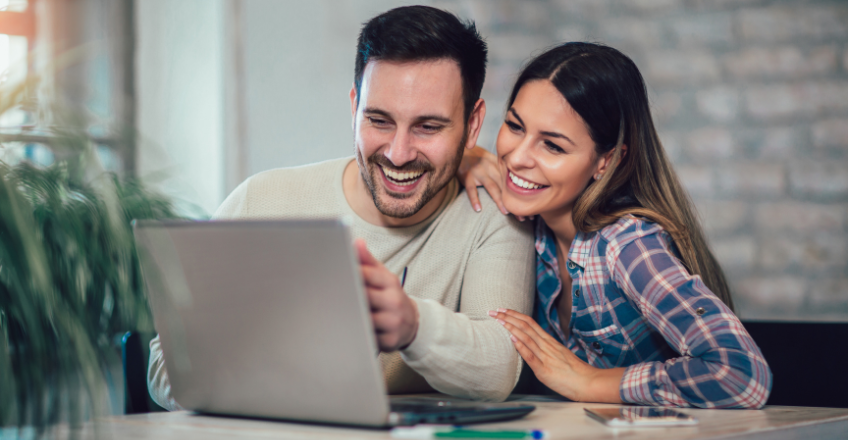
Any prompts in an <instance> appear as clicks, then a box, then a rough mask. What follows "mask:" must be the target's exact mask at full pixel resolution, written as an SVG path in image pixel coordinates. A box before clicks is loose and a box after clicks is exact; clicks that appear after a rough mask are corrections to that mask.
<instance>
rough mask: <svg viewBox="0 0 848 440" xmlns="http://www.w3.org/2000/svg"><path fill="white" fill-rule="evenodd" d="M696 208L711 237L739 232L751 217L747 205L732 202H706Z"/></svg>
mask: <svg viewBox="0 0 848 440" xmlns="http://www.w3.org/2000/svg"><path fill="white" fill-rule="evenodd" d="M696 208H697V209H698V214H699V216H700V217H701V219H702V221H703V225H704V229H705V230H706V231H707V234H709V235H710V236H711V237H714V236H718V235H723V234H728V233H733V232H737V231H739V230H740V229H741V228H743V227H744V226H745V225H746V223H747V222H748V217H749V216H750V215H751V211H750V209H749V205H748V204H747V203H743V202H738V201H731V200H722V201H717V200H704V201H700V202H698V203H697V205H696Z"/></svg>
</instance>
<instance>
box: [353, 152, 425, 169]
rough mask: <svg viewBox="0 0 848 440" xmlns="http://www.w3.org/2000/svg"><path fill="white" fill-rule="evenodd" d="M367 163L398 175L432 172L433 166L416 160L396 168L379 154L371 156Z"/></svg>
mask: <svg viewBox="0 0 848 440" xmlns="http://www.w3.org/2000/svg"><path fill="white" fill-rule="evenodd" d="M368 162H369V163H372V164H375V165H379V166H382V167H385V168H388V169H390V170H392V171H397V172H399V173H404V172H410V171H412V172H415V171H432V170H433V165H431V164H430V163H429V162H425V161H422V160H417V159H416V160H414V161H412V162H407V163H405V164H403V166H401V167H398V166H396V165H395V164H393V163H392V162H391V161H390V160H389V159H387V158H386V157H385V156H383V155H382V154H379V153H377V154H373V155H371V156H370V157H369V158H368Z"/></svg>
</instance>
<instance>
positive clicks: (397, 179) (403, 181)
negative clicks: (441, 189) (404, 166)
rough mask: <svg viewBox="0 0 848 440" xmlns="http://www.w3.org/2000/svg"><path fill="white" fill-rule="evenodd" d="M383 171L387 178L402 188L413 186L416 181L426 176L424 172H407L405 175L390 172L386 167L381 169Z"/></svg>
mask: <svg viewBox="0 0 848 440" xmlns="http://www.w3.org/2000/svg"><path fill="white" fill-rule="evenodd" d="M381 168H382V169H383V173H385V174H386V177H388V178H389V179H391V180H392V181H394V183H395V184H397V185H400V186H406V185H412V184H413V183H415V181H416V180H417V179H418V178H419V177H421V175H422V174H424V171H420V170H419V171H407V172H403V173H399V172H397V171H393V170H390V169H388V168H386V167H381Z"/></svg>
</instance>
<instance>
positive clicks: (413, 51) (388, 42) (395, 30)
mask: <svg viewBox="0 0 848 440" xmlns="http://www.w3.org/2000/svg"><path fill="white" fill-rule="evenodd" d="M486 52H487V50H486V42H484V41H483V38H482V37H480V33H479V32H477V28H476V27H475V26H474V22H472V21H468V22H465V23H463V22H462V21H460V19H459V18H457V17H456V16H455V15H453V14H451V13H450V12H446V11H443V10H441V9H436V8H431V7H429V6H405V7H400V8H395V9H392V10H390V11H388V12H384V13H382V14H380V15H378V16H376V17H374V18H372V19H371V20H369V21H368V22H367V23H365V26H363V27H362V31H361V32H360V33H359V41H358V43H357V45H356V71H355V74H354V85H355V87H356V96H357V105H358V100H359V92H360V89H361V86H362V75H363V73H364V71H365V66H366V65H367V64H368V62H369V61H378V60H383V61H399V62H407V61H427V60H438V59H444V58H447V59H452V60H454V61H456V62H457V63H458V64H459V71H460V74H461V75H462V99H463V103H464V104H465V120H466V122H467V121H468V117H469V116H470V115H471V110H472V109H473V108H474V104H475V103H476V102H477V100H478V99H480V92H481V91H482V90H483V82H484V81H485V79H486Z"/></svg>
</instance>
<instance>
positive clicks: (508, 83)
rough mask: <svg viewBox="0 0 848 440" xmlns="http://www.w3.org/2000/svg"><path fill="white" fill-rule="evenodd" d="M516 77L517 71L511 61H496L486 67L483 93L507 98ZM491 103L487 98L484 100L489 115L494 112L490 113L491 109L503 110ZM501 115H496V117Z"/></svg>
mask: <svg viewBox="0 0 848 440" xmlns="http://www.w3.org/2000/svg"><path fill="white" fill-rule="evenodd" d="M517 77H518V72H517V71H516V70H515V66H514V65H513V64H511V63H498V64H494V65H492V66H489V68H488V69H486V82H484V83H483V94H484V95H490V96H491V95H496V96H498V97H503V99H507V98H509V93H510V92H511V91H512V86H513V85H514V84H515V80H516V78H517ZM491 104H492V103H491V102H489V100H486V111H487V113H488V114H489V115H493V114H494V113H491V112H493V111H503V108H494V107H492V106H491ZM501 116H502V115H501ZM501 116H498V118H500V117H501ZM487 119H488V118H487Z"/></svg>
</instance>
